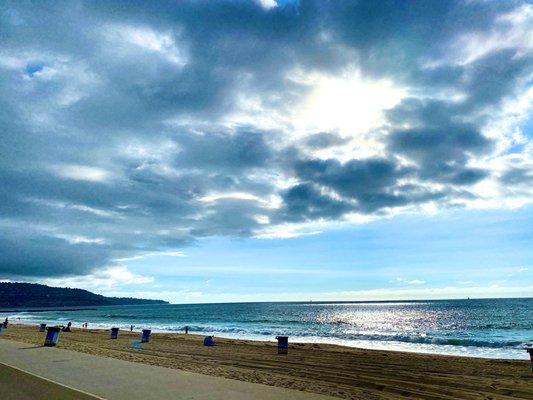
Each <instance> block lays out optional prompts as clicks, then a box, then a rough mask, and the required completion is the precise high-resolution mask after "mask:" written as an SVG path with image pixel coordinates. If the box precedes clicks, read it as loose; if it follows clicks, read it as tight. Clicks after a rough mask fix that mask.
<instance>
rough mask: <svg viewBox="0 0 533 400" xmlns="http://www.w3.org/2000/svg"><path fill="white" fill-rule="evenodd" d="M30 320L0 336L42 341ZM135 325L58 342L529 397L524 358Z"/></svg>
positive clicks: (228, 369) (293, 384)
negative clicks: (212, 335) (283, 348)
mask: <svg viewBox="0 0 533 400" xmlns="http://www.w3.org/2000/svg"><path fill="white" fill-rule="evenodd" d="M44 335H45V334H44V333H42V332H39V331H38V328H37V327H36V326H28V325H10V326H9V328H8V329H6V330H5V331H4V332H3V334H2V338H3V339H12V340H17V341H20V342H26V343H32V344H35V345H42V344H43V342H44ZM139 337H140V334H139V333H138V332H133V333H130V332H125V331H121V332H120V334H119V338H118V339H117V340H111V339H109V332H108V331H104V330H91V329H89V330H82V329H73V331H72V332H70V333H67V332H62V333H61V335H60V339H59V345H58V347H60V348H64V349H69V350H75V351H79V352H83V353H88V354H93V355H98V356H105V357H112V358H118V359H122V360H127V361H133V362H139V363H145V364H151V365H157V366H162V367H167V368H175V369H182V370H186V371H191V372H198V373H203V374H208V375H215V376H221V377H225V378H232V379H238V380H242V381H248V382H255V383H262V384H267V385H273V386H279V387H285V388H290V389H296V390H302V391H307V392H311V393H320V394H326V395H330V396H336V397H340V398H345V399H398V398H411V399H533V374H532V373H531V368H530V363H529V362H528V361H514V360H487V359H479V358H468V357H453V356H440V355H426V354H414V353H403V352H391V351H378V350H362V349H353V348H348V347H343V346H335V345H325V344H310V343H306V344H298V343H291V345H290V347H289V354H288V355H278V354H277V350H276V344H275V343H273V342H256V341H247V340H233V339H219V338H216V341H217V346H216V347H204V346H203V343H202V341H203V337H201V336H197V335H184V334H169V333H156V334H152V339H151V342H150V343H145V344H143V345H142V350H140V351H138V350H135V349H133V348H132V347H131V342H132V341H138V340H139Z"/></svg>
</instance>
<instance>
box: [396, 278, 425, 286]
mask: <svg viewBox="0 0 533 400" xmlns="http://www.w3.org/2000/svg"><path fill="white" fill-rule="evenodd" d="M396 282H398V283H399V284H402V285H423V284H425V283H426V281H423V280H421V279H405V278H401V277H398V278H396Z"/></svg>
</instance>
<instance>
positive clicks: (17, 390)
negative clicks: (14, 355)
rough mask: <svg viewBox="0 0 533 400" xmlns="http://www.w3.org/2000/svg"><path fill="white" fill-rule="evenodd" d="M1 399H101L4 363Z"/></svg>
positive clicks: (0, 367)
mask: <svg viewBox="0 0 533 400" xmlns="http://www.w3.org/2000/svg"><path fill="white" fill-rule="evenodd" d="M0 398H1V399H2V400H50V399H61V400H98V399H99V397H94V396H92V395H88V394H86V393H81V392H79V391H77V390H74V389H72V388H68V387H65V386H61V385H58V384H57V383H55V382H52V381H49V380H46V379H43V378H39V377H36V376H35V375H32V374H29V373H27V372H24V371H21V370H19V369H16V368H12V367H8V366H6V365H4V364H2V363H0Z"/></svg>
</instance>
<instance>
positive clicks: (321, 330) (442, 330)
mask: <svg viewBox="0 0 533 400" xmlns="http://www.w3.org/2000/svg"><path fill="white" fill-rule="evenodd" d="M0 314H2V313H1V312H0ZM4 314H5V316H10V320H11V321H13V322H20V323H35V324H37V323H48V324H57V323H62V324H65V323H67V322H68V321H72V323H73V324H74V326H75V327H76V326H77V327H80V326H81V324H82V323H84V322H88V323H89V328H109V327H111V326H117V327H120V328H123V329H129V326H130V325H134V326H135V329H136V330H140V329H142V328H148V329H152V330H153V331H155V332H158V331H168V332H183V331H184V328H185V326H189V332H190V333H197V334H209V335H215V336H219V337H227V338H240V339H253V340H274V338H275V336H276V335H288V336H289V337H290V341H291V342H314V343H332V344H340V345H345V346H353V347H360V348H368V349H389V350H400V351H413V352H423V353H436V354H451V355H461V356H474V357H488V358H513V359H525V358H528V354H527V353H526V351H524V349H523V348H524V346H525V345H527V344H530V343H532V344H533V298H529V299H486V300H441V301H413V302H349V303H348V302H340V303H332V302H326V303H323V302H308V303H229V304H182V305H137V306H107V307H91V309H85V310H78V311H72V310H63V311H61V310H59V311H45V312H34V311H24V312H16V313H14V312H12V313H3V314H2V315H1V316H3V315H4Z"/></svg>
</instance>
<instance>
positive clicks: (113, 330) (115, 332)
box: [111, 328, 118, 339]
mask: <svg viewBox="0 0 533 400" xmlns="http://www.w3.org/2000/svg"><path fill="white" fill-rule="evenodd" d="M117 337H118V328H111V339H116V338H117Z"/></svg>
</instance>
